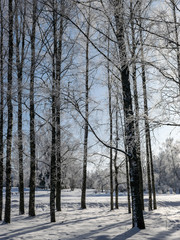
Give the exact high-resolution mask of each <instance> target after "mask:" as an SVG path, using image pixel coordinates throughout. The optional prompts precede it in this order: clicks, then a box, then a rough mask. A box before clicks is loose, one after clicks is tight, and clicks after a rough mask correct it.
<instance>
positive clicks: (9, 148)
mask: <svg viewBox="0 0 180 240" xmlns="http://www.w3.org/2000/svg"><path fill="white" fill-rule="evenodd" d="M8 10H9V27H8V28H9V42H8V51H9V53H8V89H7V106H8V125H7V150H6V202H5V216H4V222H5V223H10V222H11V151H12V128H13V105H12V77H13V76H12V73H13V66H12V65H13V1H12V0H9V8H8Z"/></svg>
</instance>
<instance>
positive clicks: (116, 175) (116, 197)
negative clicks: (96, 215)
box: [114, 95, 119, 209]
mask: <svg viewBox="0 0 180 240" xmlns="http://www.w3.org/2000/svg"><path fill="white" fill-rule="evenodd" d="M118 105H119V101H118V96H117V95H116V149H118V141H119V131H118V129H119V125H118ZM114 171H115V176H114V181H115V207H116V209H118V208H119V203H118V194H119V191H118V187H119V183H118V166H117V150H116V151H115V157H114Z"/></svg>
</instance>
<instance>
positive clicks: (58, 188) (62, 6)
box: [56, 0, 65, 211]
mask: <svg viewBox="0 0 180 240" xmlns="http://www.w3.org/2000/svg"><path fill="white" fill-rule="evenodd" d="M64 10H65V3H64V0H61V2H60V11H61V13H62V12H64ZM63 24H64V19H63V17H62V16H60V26H59V28H60V30H59V41H58V47H57V60H56V65H57V66H56V88H57V90H56V127H57V130H56V135H57V138H56V145H57V146H56V150H57V153H56V154H57V156H56V158H57V186H56V209H57V211H61V171H62V170H61V162H62V157H61V154H62V153H61V152H62V149H61V71H62V44H63V33H64V26H63Z"/></svg>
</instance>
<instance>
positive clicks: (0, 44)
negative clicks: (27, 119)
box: [0, 1, 4, 221]
mask: <svg viewBox="0 0 180 240" xmlns="http://www.w3.org/2000/svg"><path fill="white" fill-rule="evenodd" d="M0 19H1V20H0V25H1V26H0V28H1V36H0V84H1V85H0V86H1V87H0V92H1V99H0V101H1V102H0V221H2V210H3V156H4V154H3V149H4V143H3V130H4V127H3V126H4V117H3V113H4V111H3V108H4V78H3V65H4V57H3V38H4V26H3V6H2V1H0Z"/></svg>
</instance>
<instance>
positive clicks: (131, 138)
mask: <svg viewBox="0 0 180 240" xmlns="http://www.w3.org/2000/svg"><path fill="white" fill-rule="evenodd" d="M114 3H115V6H114V7H115V12H114V17H115V22H116V37H117V42H118V47H119V54H120V60H121V81H122V91H123V104H124V115H125V138H126V145H127V151H128V154H129V165H130V183H131V194H132V225H133V227H138V228H139V229H144V228H145V224H144V217H143V210H142V201H141V195H140V188H139V186H140V178H139V167H138V161H139V159H138V154H137V148H136V145H135V129H134V124H135V123H134V113H133V108H132V97H131V88H130V80H129V68H128V65H127V56H126V48H125V40H124V25H123V3H122V1H121V0H116V1H114Z"/></svg>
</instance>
